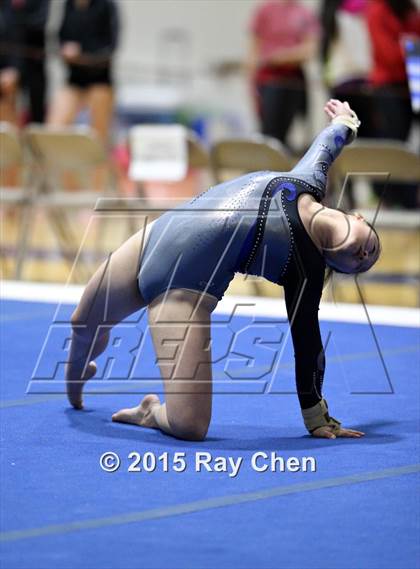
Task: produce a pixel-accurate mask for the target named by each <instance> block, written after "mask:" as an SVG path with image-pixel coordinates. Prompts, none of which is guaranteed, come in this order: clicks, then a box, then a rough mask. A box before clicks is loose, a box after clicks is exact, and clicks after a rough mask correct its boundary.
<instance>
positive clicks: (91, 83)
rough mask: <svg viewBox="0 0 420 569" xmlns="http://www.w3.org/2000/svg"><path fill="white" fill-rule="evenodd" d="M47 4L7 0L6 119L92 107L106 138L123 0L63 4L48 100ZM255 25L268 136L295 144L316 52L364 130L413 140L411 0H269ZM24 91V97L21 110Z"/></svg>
mask: <svg viewBox="0 0 420 569" xmlns="http://www.w3.org/2000/svg"><path fill="white" fill-rule="evenodd" d="M49 1H50V0H0V119H1V120H6V121H9V122H12V123H14V124H16V125H17V124H21V123H22V122H29V121H32V122H46V123H47V124H50V125H67V124H71V123H72V122H73V121H74V120H75V119H76V116H77V114H78V112H79V111H80V109H82V108H87V109H88V110H89V116H90V122H91V125H92V127H93V128H94V129H95V130H96V131H97V132H98V134H99V135H100V136H101V137H102V139H103V140H104V141H105V142H107V141H108V139H109V132H110V126H111V119H112V115H113V104H114V96H113V80H112V59H113V55H114V53H115V50H116V48H117V44H118V35H119V14H118V2H116V1H115V0H66V3H65V6H64V9H63V13H62V18H61V25H60V27H59V30H57V32H56V43H57V46H58V47H57V49H58V52H59V55H60V57H61V60H62V63H63V65H64V67H65V69H66V72H67V78H66V82H65V85H64V86H63V87H62V88H61V89H60V90H59V91H58V92H57V93H55V94H54V96H53V97H52V98H51V102H50V103H49V104H48V105H47V102H46V98H47V97H46V92H47V74H46V66H45V59H46V48H45V45H46V41H45V33H46V32H45V30H46V25H47V18H48V9H49ZM203 25H205V24H203ZM249 29H250V36H251V49H250V55H249V57H248V61H247V66H246V68H247V72H248V78H249V80H250V84H251V85H252V90H253V95H254V101H255V108H256V113H257V116H258V117H259V120H260V126H261V131H262V133H263V134H266V135H269V136H273V137H275V138H277V139H278V140H280V141H281V142H282V143H284V144H285V145H288V144H289V137H288V135H289V133H290V127H291V124H292V122H293V120H294V118H295V117H296V116H298V115H305V114H306V113H307V107H308V105H307V100H308V92H307V82H306V80H305V64H306V63H307V62H308V61H309V60H311V59H313V58H315V57H319V59H320V61H321V63H322V70H323V71H322V73H323V80H324V83H325V85H326V86H327V88H328V90H329V92H330V94H331V96H333V97H335V98H338V99H343V100H347V101H348V102H349V103H350V105H351V107H352V108H353V109H354V110H355V111H356V112H357V114H358V116H359V118H360V119H361V122H362V125H361V129H360V136H363V137H368V138H387V139H397V140H401V141H405V140H407V138H408V135H409V132H410V129H411V126H412V122H413V119H414V114H413V112H412V109H411V105H410V93H409V87H408V81H407V74H406V66H405V58H404V47H403V39H404V38H405V37H408V36H411V37H417V38H419V37H420V12H419V11H418V10H417V9H416V5H415V4H414V2H413V0H322V2H321V10H320V13H319V15H318V14H317V13H316V12H315V11H314V10H312V9H311V8H310V7H308V5H307V4H303V3H301V2H299V1H298V0H269V1H262V2H260V4H259V5H257V7H256V9H255V13H254V15H253V17H252V21H251V22H250V27H249ZM18 95H19V97H20V100H22V95H24V98H25V99H24V100H26V101H27V106H26V108H27V111H26V112H25V113H24V114H23V116H22V113H18V112H17V109H18V106H17V101H18ZM398 196H399V197H398V200H399V201H400V205H403V206H405V207H413V206H415V203H414V202H413V199H415V197H413V196H415V192H413V191H411V190H410V188H407V191H406V192H404V191H402V192H400V193H399V194H398Z"/></svg>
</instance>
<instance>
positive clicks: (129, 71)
mask: <svg viewBox="0 0 420 569" xmlns="http://www.w3.org/2000/svg"><path fill="white" fill-rule="evenodd" d="M116 1H117V3H118V6H119V12H120V17H121V39H120V47H119V50H118V56H117V61H116V65H115V69H116V77H117V85H118V86H119V96H120V98H121V99H123V98H124V87H125V86H127V85H131V86H133V85H137V88H139V89H140V88H141V86H142V85H144V84H145V83H150V82H154V81H156V76H157V71H158V70H159V68H160V67H162V66H163V67H166V71H168V70H169V71H170V69H177V68H178V67H185V68H186V69H187V70H190V72H191V75H192V77H193V78H194V81H193V83H192V84H190V85H189V86H188V89H189V91H188V95H187V96H188V100H189V103H190V104H192V105H195V106H199V105H200V104H201V105H202V107H203V108H206V109H207V110H208V111H209V112H219V111H221V110H223V109H225V110H226V111H228V112H230V111H232V112H233V111H235V112H237V113H238V115H239V116H240V117H241V121H242V123H244V125H245V126H244V128H245V131H251V130H254V129H255V128H256V124H255V117H254V113H253V109H252V102H251V100H250V97H249V89H248V86H247V85H246V81H245V79H244V77H241V76H236V77H230V78H227V79H224V80H221V79H220V78H217V77H216V76H215V75H214V73H212V68H213V66H214V64H217V63H221V62H226V61H241V60H244V58H245V56H246V51H247V43H248V27H249V23H250V19H251V16H252V13H253V11H254V10H255V8H256V6H257V5H258V3H259V2H260V0H116ZM303 3H305V4H307V5H309V6H310V7H311V8H313V9H314V10H315V11H316V10H317V9H318V8H319V4H320V0H306V1H304V2H303ZM62 6H63V0H53V1H52V2H51V17H50V28H56V27H57V23H58V21H59V19H60V14H61V11H62ZM169 29H172V30H173V29H176V30H184V33H185V37H186V38H187V41H186V43H185V44H184V47H182V44H179V43H178V44H173V43H172V44H171V43H170V42H168V41H165V40H164V36H165V32H166V31H167V30H169ZM164 71H165V70H164ZM309 71H310V76H311V77H312V85H313V88H311V96H310V104H311V107H313V108H316V109H318V108H319V102H318V99H319V100H322V99H323V94H321V91H320V87H319V85H320V81H319V73H318V70H317V67H316V66H315V67H314V66H312V67H310V68H309ZM52 74H53V77H54V82H53V86H54V88H55V86H57V85H58V84H59V83H61V81H62V70H60V66H59V64H58V62H57V61H56V62H55V63H53V64H52ZM317 114H318V113H317V112H314V113H313V116H314V117H316V116H317ZM317 127H318V125H317V124H313V125H312V126H311V128H310V129H309V130H310V131H311V132H310V133H309V136H311V134H312V132H313V130H314V129H316V128H317Z"/></svg>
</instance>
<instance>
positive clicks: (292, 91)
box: [259, 82, 301, 145]
mask: <svg viewBox="0 0 420 569" xmlns="http://www.w3.org/2000/svg"><path fill="white" fill-rule="evenodd" d="M259 93H260V105H261V131H262V134H265V135H267V136H272V137H274V138H277V139H278V140H279V141H280V142H282V143H283V144H285V145H287V135H288V132H289V130H290V127H291V125H292V122H293V119H294V118H295V116H296V114H297V113H298V112H299V108H300V106H301V93H300V92H298V91H297V89H296V87H295V86H294V85H293V84H291V83H290V84H289V83H287V82H285V83H278V84H272V85H264V86H262V87H261V88H260V90H259Z"/></svg>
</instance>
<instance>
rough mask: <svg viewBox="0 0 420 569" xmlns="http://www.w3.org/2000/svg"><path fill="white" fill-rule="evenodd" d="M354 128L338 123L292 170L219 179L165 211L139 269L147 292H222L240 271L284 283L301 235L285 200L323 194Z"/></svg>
mask: <svg viewBox="0 0 420 569" xmlns="http://www.w3.org/2000/svg"><path fill="white" fill-rule="evenodd" d="M350 132H351V131H350V129H349V128H348V127H346V126H344V125H340V124H337V125H331V126H329V127H327V128H326V129H324V130H323V131H322V132H321V134H320V135H319V136H318V137H317V138H316V140H315V141H314V142H313V144H312V145H311V147H310V149H309V150H308V152H307V153H306V154H305V155H304V157H303V158H302V160H301V161H300V162H299V163H298V164H297V165H296V166H295V167H294V168H293V170H291V171H290V172H270V171H263V172H253V173H251V174H247V175H245V176H241V177H239V178H236V179H234V180H231V181H229V182H225V183H222V184H218V185H216V186H213V187H211V188H209V189H208V190H206V191H205V192H203V193H201V194H199V195H198V196H196V197H194V198H193V199H191V200H190V201H188V202H186V203H183V204H181V205H180V206H178V207H176V208H174V209H173V210H171V211H168V212H166V213H165V214H163V215H162V216H161V217H160V218H158V219H157V220H156V221H155V223H154V224H153V227H152V229H151V232H150V234H149V237H148V240H147V243H146V246H145V249H144V252H143V257H142V262H141V267H140V271H139V276H138V284H139V289H140V292H141V295H142V297H143V298H144V300H145V301H146V302H147V303H150V302H151V301H152V300H153V299H154V298H155V297H156V296H158V295H159V294H161V293H162V292H164V291H166V290H168V289H174V288H187V289H192V290H197V291H202V292H206V293H208V294H211V295H213V296H215V297H216V298H217V299H219V300H220V299H221V298H222V296H223V294H224V293H225V291H226V289H227V287H228V285H229V283H230V281H231V280H232V278H233V277H234V274H235V273H236V272H242V273H247V274H253V275H259V276H263V277H265V278H267V279H268V280H270V281H272V282H275V283H279V284H282V279H283V277H284V275H285V273H286V271H287V267H288V264H289V261H290V258H291V255H292V249H293V239H294V237H293V233H292V232H291V231H290V224H289V223H288V220H287V215H286V212H285V207H284V205H285V203H287V202H288V201H293V200H295V199H296V198H297V196H298V195H300V193H302V192H307V193H310V194H312V195H313V196H315V198H316V199H317V200H318V201H321V200H322V198H323V197H324V195H325V188H326V180H327V173H328V169H329V167H330V166H331V164H332V162H333V160H334V159H335V158H336V157H337V155H338V154H339V152H340V150H341V148H342V147H343V145H344V144H345V143H346V141H347V139H348V137H349V134H350ZM250 256H251V258H250Z"/></svg>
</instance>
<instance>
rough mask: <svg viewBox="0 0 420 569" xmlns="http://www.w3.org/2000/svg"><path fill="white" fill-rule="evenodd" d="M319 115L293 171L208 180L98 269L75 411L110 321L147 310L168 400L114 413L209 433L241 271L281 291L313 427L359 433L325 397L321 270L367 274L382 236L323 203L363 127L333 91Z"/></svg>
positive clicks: (78, 352)
mask: <svg viewBox="0 0 420 569" xmlns="http://www.w3.org/2000/svg"><path fill="white" fill-rule="evenodd" d="M324 111H325V112H326V114H327V115H328V117H329V118H330V119H331V121H330V124H329V125H328V126H327V127H326V128H325V129H324V130H323V131H322V132H321V133H320V134H319V135H318V137H317V138H316V139H315V141H314V142H313V143H312V145H311V147H310V148H309V150H308V151H307V153H306V154H305V155H304V156H303V158H302V159H301V160H300V162H299V163H298V164H297V165H296V166H295V167H294V168H293V169H292V170H291V171H290V172H287V173H284V172H269V171H262V172H253V173H251V174H247V175H245V176H241V177H239V178H236V179H234V180H231V181H228V182H225V183H222V184H218V185H216V186H214V187H211V188H209V189H208V190H206V191H204V192H202V193H201V194H199V195H198V196H196V197H194V198H193V199H191V200H190V201H189V202H187V203H184V204H182V205H181V206H178V207H176V208H174V209H173V210H170V211H167V212H166V213H164V214H163V215H161V216H160V217H158V218H157V219H155V220H154V221H152V222H151V223H148V224H147V226H146V228H145V230H144V231H139V232H138V233H137V234H135V235H133V236H132V237H131V238H130V239H128V240H127V241H126V242H125V243H124V244H123V245H121V247H119V248H118V249H117V250H116V251H115V252H114V253H112V254H111V255H110V256H109V258H108V259H107V260H106V261H105V262H104V263H103V264H102V265H101V267H100V268H99V269H98V270H97V271H96V273H95V274H94V275H93V277H92V279H91V280H90V281H89V283H88V285H87V287H86V289H85V291H84V293H83V295H82V298H81V300H80V303H79V305H78V306H77V308H76V310H75V311H74V313H73V315H72V340H71V347H70V353H69V359H68V362H67V365H66V384H67V395H68V399H69V401H70V403H71V404H72V405H73V407H74V408H76V409H82V407H83V403H82V391H83V385H84V383H85V382H86V381H87V380H89V379H90V378H91V377H93V376H94V375H95V373H96V364H95V359H96V358H97V357H98V356H99V355H100V354H101V353H102V352H103V351H104V350H105V348H106V346H107V344H108V340H109V329H110V328H111V327H112V326H113V325H116V324H118V323H119V322H121V321H122V320H124V319H125V318H126V317H128V316H129V315H131V314H133V313H134V312H136V311H138V310H140V309H142V308H144V307H146V306H147V312H148V322H149V326H150V331H151V335H152V340H153V345H154V348H155V351H156V355H157V361H158V363H159V367H160V371H161V375H162V378H163V381H164V387H165V403H161V402H160V400H159V398H158V396H157V395H154V394H149V395H146V396H145V397H144V398H143V400H142V401H141V403H140V404H139V405H138V406H137V407H134V408H131V409H122V410H120V411H119V412H117V413H115V414H114V415H113V416H112V420H113V421H117V422H122V423H131V424H135V425H138V426H141V427H147V428H152V429H160V430H161V431H163V432H164V433H167V434H169V435H172V436H174V437H177V438H179V439H185V440H203V439H204V438H205V436H206V433H207V430H208V427H209V424H210V419H211V409H212V385H211V382H212V369H211V343H210V339H211V338H210V322H211V313H212V311H213V310H214V309H215V307H216V305H217V303H218V301H219V300H221V298H222V297H223V295H224V292H225V291H226V289H227V287H228V285H229V282H230V281H231V280H232V278H233V277H234V274H235V272H240V273H243V274H251V275H258V276H263V277H264V278H266V279H268V280H270V281H272V282H274V283H277V284H279V285H281V286H283V287H284V291H285V301H286V308H287V314H288V319H289V322H290V326H291V334H292V340H293V347H294V352H295V373H296V385H297V394H298V398H299V403H300V407H301V411H302V417H303V422H304V425H305V427H306V429H307V430H308V432H309V433H310V434H312V435H313V436H315V437H322V438H328V439H335V438H336V437H354V438H359V437H361V436H363V434H364V433H362V432H361V431H356V430H352V429H347V428H344V427H342V426H341V423H340V422H339V421H337V420H336V419H334V418H333V417H332V416H331V415H330V414H329V410H328V406H327V402H326V400H325V399H324V398H323V396H322V383H323V377H324V371H325V355H324V350H323V346H322V341H321V336H320V330H319V323H318V308H319V303H320V299H321V295H322V289H323V285H324V277H325V273H326V271H327V270H336V271H338V272H342V273H359V272H363V271H367V270H368V269H370V267H372V265H373V264H374V263H375V262H376V261H377V259H378V257H379V254H380V242H379V238H378V235H377V233H376V231H375V230H374V229H373V227H372V226H371V225H370V224H369V223H368V222H367V221H366V220H365V219H364V218H363V217H362V216H361V215H360V214H357V213H356V214H346V213H344V212H342V211H340V210H336V209H331V208H329V207H325V206H323V205H322V203H321V201H322V199H323V198H324V196H325V189H326V182H327V174H328V170H329V168H330V166H331V164H332V162H333V161H334V159H335V158H336V157H337V156H338V155H339V153H340V151H341V149H342V147H343V145H345V144H348V143H350V142H351V141H352V140H353V139H354V138H355V136H356V134H357V129H358V126H359V125H360V122H359V120H358V118H357V116H356V114H355V113H354V112H353V111H352V110H351V109H350V107H349V105H348V103H343V102H340V101H338V100H335V99H331V100H329V101H328V102H327V103H326V105H325V108H324ZM176 345H178V348H179V349H176V350H174V346H176ZM174 352H175V353H174Z"/></svg>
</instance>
